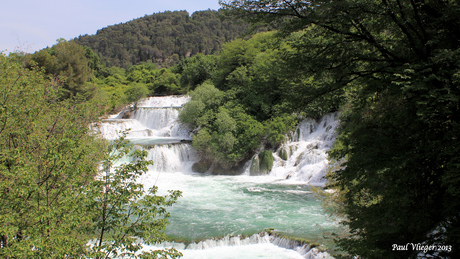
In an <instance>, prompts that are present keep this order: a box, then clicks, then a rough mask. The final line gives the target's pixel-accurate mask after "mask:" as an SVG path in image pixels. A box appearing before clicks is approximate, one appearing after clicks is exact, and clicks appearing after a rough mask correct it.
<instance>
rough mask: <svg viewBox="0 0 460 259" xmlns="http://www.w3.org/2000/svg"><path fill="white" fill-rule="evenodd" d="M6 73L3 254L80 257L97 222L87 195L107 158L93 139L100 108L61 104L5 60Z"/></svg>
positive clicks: (33, 73) (0, 172)
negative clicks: (91, 132) (91, 130)
mask: <svg viewBox="0 0 460 259" xmlns="http://www.w3.org/2000/svg"><path fill="white" fill-rule="evenodd" d="M0 71H1V72H0V102H1V112H0V179H1V181H0V196H1V200H2V206H0V215H1V216H0V221H1V222H0V233H1V235H2V236H3V246H4V247H3V248H1V249H0V255H1V257H3V258H8V257H10V258H11V257H13V258H24V257H29V258H31V257H34V258H64V257H65V256H74V257H80V256H81V255H83V254H84V253H85V244H86V242H87V239H85V235H84V234H85V233H86V227H87V226H88V223H89V222H91V221H90V217H89V215H88V214H87V213H86V210H85V206H83V204H84V203H85V199H86V197H85V195H84V193H85V190H86V187H87V186H88V184H89V183H90V182H91V181H92V179H93V177H94V176H95V175H96V174H97V162H96V161H99V160H100V159H101V158H102V152H101V150H102V147H103V146H102V142H101V141H98V140H97V139H95V138H94V137H91V136H90V135H89V134H88V133H89V132H88V131H89V124H90V123H91V122H92V121H94V120H95V119H96V116H97V115H98V112H97V109H98V106H97V105H96V104H95V103H80V102H76V101H75V100H73V99H71V98H69V99H66V100H60V98H59V97H60V96H61V95H60V92H59V91H60V89H59V88H56V87H55V85H53V82H52V81H49V80H45V77H44V76H43V74H42V73H41V72H40V71H38V70H35V69H33V70H28V69H24V68H22V67H21V64H20V63H19V62H14V61H13V60H12V59H10V58H8V57H6V56H4V55H1V56H0ZM81 234H83V236H82V235H81Z"/></svg>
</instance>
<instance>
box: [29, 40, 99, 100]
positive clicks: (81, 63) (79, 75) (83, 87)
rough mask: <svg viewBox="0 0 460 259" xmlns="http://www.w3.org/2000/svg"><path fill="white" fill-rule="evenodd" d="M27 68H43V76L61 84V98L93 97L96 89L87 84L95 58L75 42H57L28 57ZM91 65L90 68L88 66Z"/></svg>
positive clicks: (95, 63) (95, 64) (94, 64)
mask: <svg viewBox="0 0 460 259" xmlns="http://www.w3.org/2000/svg"><path fill="white" fill-rule="evenodd" d="M28 58H29V59H30V60H31V62H30V63H29V65H28V67H32V66H38V67H39V68H43V69H44V71H45V74H46V75H47V76H49V77H51V78H53V79H55V80H56V81H57V82H58V83H60V84H62V87H63V89H65V90H66V91H63V92H62V95H63V96H62V98H69V97H72V96H76V95H80V96H82V97H84V98H85V99H91V97H93V95H94V93H95V91H96V88H95V86H94V85H91V84H89V83H88V82H89V80H90V78H91V77H92V67H91V66H93V67H95V66H97V62H98V60H97V58H96V57H95V56H94V53H92V52H91V51H90V50H88V49H85V48H84V47H82V46H79V45H78V44H76V43H75V42H67V41H65V40H62V39H61V40H58V43H57V44H55V45H53V46H52V47H51V48H46V49H43V50H40V51H38V52H36V53H34V54H32V55H30V56H29V57H28ZM90 65H91V66H90Z"/></svg>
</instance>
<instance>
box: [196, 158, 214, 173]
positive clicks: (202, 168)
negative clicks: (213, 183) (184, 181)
mask: <svg viewBox="0 0 460 259" xmlns="http://www.w3.org/2000/svg"><path fill="white" fill-rule="evenodd" d="M210 167H211V162H210V161H207V160H201V161H198V162H196V163H195V164H193V166H192V171H193V172H197V173H202V174H203V173H205V172H206V171H208V170H209V168H210Z"/></svg>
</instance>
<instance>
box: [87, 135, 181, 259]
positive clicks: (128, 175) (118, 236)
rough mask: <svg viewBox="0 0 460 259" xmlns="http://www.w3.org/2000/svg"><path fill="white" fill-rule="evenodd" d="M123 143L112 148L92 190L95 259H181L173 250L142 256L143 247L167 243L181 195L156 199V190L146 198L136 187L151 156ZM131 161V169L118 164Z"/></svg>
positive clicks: (175, 194) (150, 191) (178, 193)
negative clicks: (173, 210) (170, 209)
mask: <svg viewBox="0 0 460 259" xmlns="http://www.w3.org/2000/svg"><path fill="white" fill-rule="evenodd" d="M132 149H133V146H132V145H130V144H129V142H128V141H126V140H125V139H124V137H122V138H120V139H118V140H117V141H116V142H115V143H114V144H113V145H111V146H110V147H109V150H108V152H107V157H106V160H105V161H104V162H103V165H102V166H103V168H102V172H103V174H102V175H100V177H99V178H96V180H95V181H93V182H92V183H91V185H90V188H89V192H88V203H89V204H88V208H89V210H90V213H91V214H90V215H92V216H93V219H92V222H93V224H92V225H91V227H90V229H91V231H93V233H94V234H95V236H96V238H95V240H94V245H93V247H92V252H93V253H92V254H90V256H91V257H95V258H112V257H114V256H115V257H117V258H120V257H121V258H125V257H127V258H158V256H161V258H177V257H179V256H181V253H179V252H177V251H176V250H175V249H166V250H156V251H152V252H142V253H141V254H139V250H140V249H141V248H142V243H150V244H154V243H160V242H163V241H165V240H166V237H165V235H164V230H165V227H166V225H167V224H168V220H167V219H168V217H169V213H168V212H167V211H166V207H168V206H171V205H172V204H174V203H175V202H176V200H177V198H178V197H179V196H180V195H181V193H180V192H179V191H170V195H166V196H158V195H156V192H157V189H158V187H156V186H153V187H151V188H150V189H149V190H148V192H145V190H144V186H143V185H142V184H140V183H137V182H136V180H137V178H138V177H139V176H141V175H142V174H144V173H145V172H146V171H147V170H148V165H151V164H153V163H152V161H147V160H146V159H145V158H146V156H147V151H144V150H134V151H133V150H132ZM126 156H128V157H130V158H131V159H132V160H131V162H130V163H124V164H119V163H120V162H119V160H120V159H124V157H126Z"/></svg>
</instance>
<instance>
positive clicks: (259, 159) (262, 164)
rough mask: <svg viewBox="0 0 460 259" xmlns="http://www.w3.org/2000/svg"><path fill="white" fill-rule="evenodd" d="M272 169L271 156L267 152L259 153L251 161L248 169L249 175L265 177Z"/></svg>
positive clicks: (269, 152)
mask: <svg viewBox="0 0 460 259" xmlns="http://www.w3.org/2000/svg"><path fill="white" fill-rule="evenodd" d="M272 168H273V154H272V152H271V151H269V150H264V151H262V152H260V153H259V155H257V156H256V157H255V158H254V159H253V160H252V164H251V168H250V170H249V171H250V174H251V175H266V174H268V173H270V171H271V170H272Z"/></svg>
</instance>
